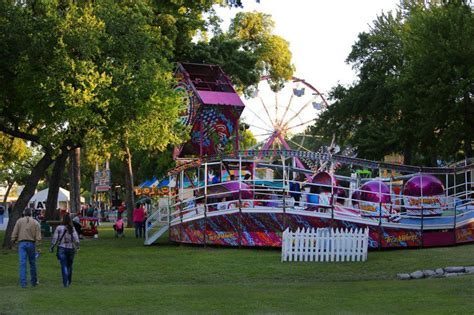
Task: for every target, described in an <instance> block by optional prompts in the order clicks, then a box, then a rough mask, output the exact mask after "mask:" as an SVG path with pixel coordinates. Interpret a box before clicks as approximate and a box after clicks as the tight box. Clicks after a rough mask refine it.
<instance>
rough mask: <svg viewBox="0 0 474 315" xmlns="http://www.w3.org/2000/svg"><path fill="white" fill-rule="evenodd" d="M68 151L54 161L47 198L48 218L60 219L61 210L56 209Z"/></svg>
mask: <svg viewBox="0 0 474 315" xmlns="http://www.w3.org/2000/svg"><path fill="white" fill-rule="evenodd" d="M68 153H69V152H63V153H61V154H60V155H59V156H58V157H57V158H56V161H55V162H54V167H53V172H52V173H51V179H50V182H49V186H48V188H49V190H48V199H47V200H46V215H45V217H46V220H59V211H56V210H57V206H58V192H59V186H60V183H61V178H62V175H63V172H64V167H65V166H66V160H67V157H68Z"/></svg>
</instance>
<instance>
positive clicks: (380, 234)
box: [378, 183, 383, 250]
mask: <svg viewBox="0 0 474 315" xmlns="http://www.w3.org/2000/svg"><path fill="white" fill-rule="evenodd" d="M379 186H381V184H380V183H379ZM379 192H380V200H382V192H381V188H380V190H379ZM382 235H383V230H382V201H380V202H379V246H378V249H379V250H381V249H382V238H383V237H382Z"/></svg>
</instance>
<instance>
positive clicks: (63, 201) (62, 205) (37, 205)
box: [29, 188, 86, 210]
mask: <svg viewBox="0 0 474 315" xmlns="http://www.w3.org/2000/svg"><path fill="white" fill-rule="evenodd" d="M48 192H49V188H46V189H43V190H40V191H38V192H37V193H36V194H34V195H33V197H31V199H30V202H29V205H30V207H31V208H33V209H45V208H46V200H47V199H48ZM70 201H71V198H70V193H69V191H68V190H66V189H64V188H59V191H58V203H57V206H56V209H62V210H66V209H70ZM85 202H86V200H85V199H84V197H81V203H85Z"/></svg>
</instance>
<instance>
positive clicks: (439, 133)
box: [313, 1, 474, 165]
mask: <svg viewBox="0 0 474 315" xmlns="http://www.w3.org/2000/svg"><path fill="white" fill-rule="evenodd" d="M473 36H474V32H473V12H472V9H471V8H470V7H469V6H468V5H467V4H466V2H464V1H445V2H442V3H440V2H433V3H428V4H427V3H424V2H420V1H413V2H405V3H404V6H403V7H402V8H401V10H400V11H398V12H397V13H396V14H395V15H392V14H387V15H386V14H382V15H381V16H379V17H377V20H376V21H374V25H373V27H372V28H371V30H370V31H369V32H368V33H362V34H360V35H359V38H358V41H357V42H356V43H355V44H354V46H353V48H352V51H351V53H350V55H349V57H348V59H347V61H348V62H350V63H352V64H353V66H354V68H355V69H356V70H357V71H358V77H359V80H358V81H357V82H356V83H355V84H353V85H352V86H349V87H343V86H338V87H336V88H334V89H333V91H332V93H331V96H332V99H333V100H334V103H333V104H332V105H331V106H330V108H329V109H328V110H327V111H326V112H325V113H323V114H322V115H321V116H320V119H319V120H318V122H317V123H316V125H315V127H314V128H313V131H314V132H315V133H320V134H323V135H326V136H327V137H330V135H331V134H332V133H333V132H334V133H336V135H337V136H338V140H339V142H343V143H344V142H348V143H350V144H351V145H353V146H357V147H358V152H359V156H361V157H365V158H373V159H381V158H383V156H385V155H387V154H390V153H402V154H403V155H404V156H405V163H409V164H410V163H415V164H417V163H422V164H425V165H436V163H437V160H439V159H444V160H448V161H449V160H455V159H457V158H459V152H461V154H462V156H465V157H469V156H471V155H472V148H473V137H472V134H473V129H472V128H474V122H473V118H472V117H474V113H473V110H474V108H473V106H472V95H473V91H474V90H473V82H474V63H473V60H474V58H473V57H474V48H473V47H474V44H473V43H474V38H473Z"/></svg>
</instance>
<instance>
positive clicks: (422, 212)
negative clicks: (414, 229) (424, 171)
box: [420, 173, 425, 248]
mask: <svg viewBox="0 0 474 315" xmlns="http://www.w3.org/2000/svg"><path fill="white" fill-rule="evenodd" d="M420 188H421V200H420V206H421V248H423V245H424V227H425V225H424V223H425V222H424V220H425V213H424V212H425V211H424V209H423V208H424V207H423V176H422V175H421V173H420Z"/></svg>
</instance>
